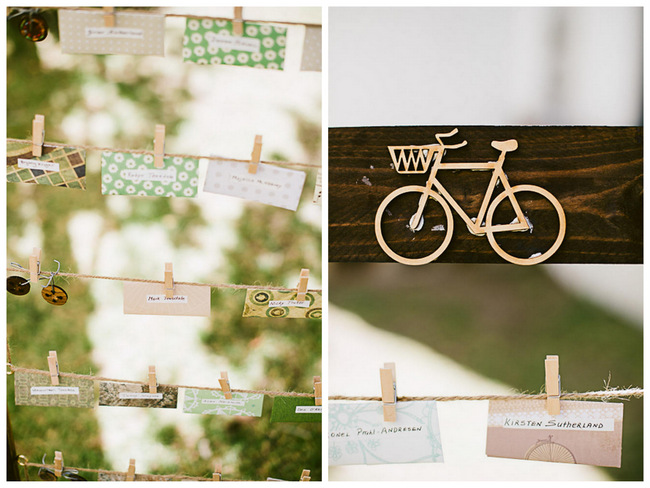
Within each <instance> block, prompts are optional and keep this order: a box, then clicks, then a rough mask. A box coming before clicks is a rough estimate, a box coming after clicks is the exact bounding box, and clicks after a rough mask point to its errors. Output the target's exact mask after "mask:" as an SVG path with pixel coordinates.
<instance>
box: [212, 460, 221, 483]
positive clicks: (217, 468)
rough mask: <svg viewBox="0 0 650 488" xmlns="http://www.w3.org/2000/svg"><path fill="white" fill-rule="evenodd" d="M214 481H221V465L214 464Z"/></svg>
mask: <svg viewBox="0 0 650 488" xmlns="http://www.w3.org/2000/svg"><path fill="white" fill-rule="evenodd" d="M212 481H221V463H215V464H214V472H213V473H212Z"/></svg>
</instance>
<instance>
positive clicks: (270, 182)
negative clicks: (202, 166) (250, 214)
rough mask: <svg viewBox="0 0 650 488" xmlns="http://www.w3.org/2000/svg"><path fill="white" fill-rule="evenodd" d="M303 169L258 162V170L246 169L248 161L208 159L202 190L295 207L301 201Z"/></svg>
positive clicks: (303, 180) (278, 205)
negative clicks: (255, 171)
mask: <svg viewBox="0 0 650 488" xmlns="http://www.w3.org/2000/svg"><path fill="white" fill-rule="evenodd" d="M305 176H306V174H305V172H304V171H296V170H293V169H286V168H280V167H278V166H275V165H273V164H264V163H260V164H258V165H257V173H255V174H249V173H248V164H246V163H240V162H236V161H210V164H209V165H208V173H207V176H206V179H205V186H204V188H203V191H206V192H210V193H219V194H221V195H228V196H231V197H238V198H243V199H245V200H251V201H253V202H259V203H264V204H265V205H273V206H275V207H280V208H286V209H287V210H293V211H295V210H296V209H297V208H298V203H299V202H300V195H301V194H302V187H303V186H304V184H305Z"/></svg>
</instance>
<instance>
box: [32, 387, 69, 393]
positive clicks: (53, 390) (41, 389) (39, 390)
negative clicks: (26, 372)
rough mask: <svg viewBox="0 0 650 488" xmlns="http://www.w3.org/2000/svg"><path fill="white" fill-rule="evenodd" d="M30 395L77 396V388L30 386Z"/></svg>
mask: <svg viewBox="0 0 650 488" xmlns="http://www.w3.org/2000/svg"><path fill="white" fill-rule="evenodd" d="M30 393H31V394H32V395H78V394H79V388H78V387H76V386H32V387H31V388H30Z"/></svg>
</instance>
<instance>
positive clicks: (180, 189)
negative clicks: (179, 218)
mask: <svg viewBox="0 0 650 488" xmlns="http://www.w3.org/2000/svg"><path fill="white" fill-rule="evenodd" d="M163 162H164V167H163V168H161V169H158V168H155V167H154V165H153V155H151V154H133V153H123V152H110V151H105V152H103V153H102V195H130V196H141V197H189V198H193V197H195V196H196V194H197V191H198V187H199V162H198V161H197V160H196V159H190V158H181V157H165V158H164V159H163Z"/></svg>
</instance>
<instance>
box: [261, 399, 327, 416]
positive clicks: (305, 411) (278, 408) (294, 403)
mask: <svg viewBox="0 0 650 488" xmlns="http://www.w3.org/2000/svg"><path fill="white" fill-rule="evenodd" d="M322 411H323V407H321V406H320V405H319V406H316V404H315V401H314V399H313V398H310V397H286V396H277V397H275V398H274V399H273V410H271V422H320V421H321V418H322V416H323V414H322Z"/></svg>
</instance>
